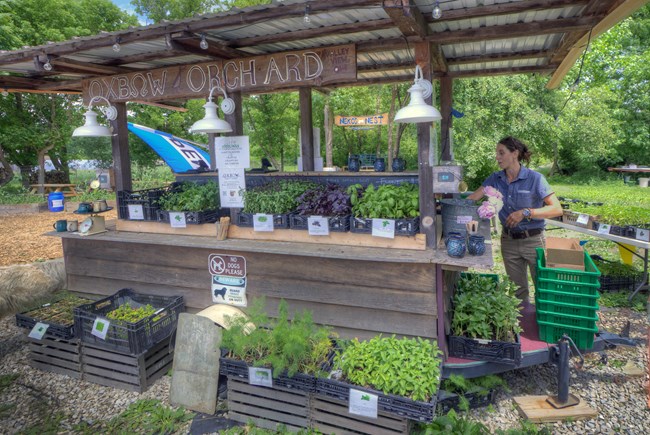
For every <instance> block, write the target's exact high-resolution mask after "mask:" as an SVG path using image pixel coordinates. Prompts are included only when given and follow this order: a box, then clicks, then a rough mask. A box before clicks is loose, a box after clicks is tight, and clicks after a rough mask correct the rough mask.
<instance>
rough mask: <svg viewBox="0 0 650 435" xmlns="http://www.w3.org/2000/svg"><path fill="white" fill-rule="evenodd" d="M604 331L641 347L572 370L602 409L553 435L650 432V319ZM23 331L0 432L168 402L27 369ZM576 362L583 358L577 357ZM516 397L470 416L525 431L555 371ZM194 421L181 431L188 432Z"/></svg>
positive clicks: (1, 398) (4, 354)
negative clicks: (523, 403)
mask: <svg viewBox="0 0 650 435" xmlns="http://www.w3.org/2000/svg"><path fill="white" fill-rule="evenodd" d="M601 319H602V320H601V322H600V326H601V328H603V329H607V330H608V331H610V332H615V331H620V330H621V328H622V327H623V326H624V325H625V323H626V321H627V320H630V321H631V325H632V328H631V334H630V335H631V337H632V338H634V339H637V340H639V342H640V343H641V345H640V346H638V347H635V348H623V347H619V348H617V349H614V350H610V351H608V352H607V356H608V358H607V359H608V363H607V364H606V365H605V364H603V361H602V359H601V356H600V355H598V354H589V355H587V356H586V360H585V365H584V367H583V369H582V370H578V369H577V368H575V366H574V367H572V376H571V390H570V391H571V393H573V394H575V395H577V396H579V397H580V398H581V400H583V401H584V402H586V403H587V404H588V405H589V406H591V407H593V408H595V409H596V410H597V411H598V417H597V418H595V419H591V420H584V421H570V420H569V421H564V422H559V423H555V424H549V425H547V427H548V428H549V429H550V430H551V431H552V433H557V434H566V433H587V434H592V433H627V434H647V433H650V412H649V411H648V401H647V400H648V399H647V395H646V389H645V385H646V383H647V375H646V374H645V373H646V367H647V363H646V359H647V343H646V338H647V333H648V332H647V331H648V322H647V320H646V315H645V313H638V312H634V311H630V310H627V309H604V310H603V311H602V312H601ZM24 336H25V335H24V331H22V330H21V329H19V328H17V327H16V326H15V322H14V317H13V316H10V317H6V318H4V319H2V320H1V321H0V358H1V359H0V375H6V374H12V373H15V374H19V375H20V377H19V378H18V380H17V381H16V382H14V384H13V385H12V386H11V387H10V388H8V389H5V390H4V391H2V392H1V393H0V409H2V405H3V404H14V405H15V407H13V408H11V409H9V410H8V411H5V412H0V433H3V434H4V433H7V434H13V433H18V432H20V431H21V430H24V429H26V428H28V427H30V426H32V425H34V424H35V423H37V422H39V421H43V420H44V418H45V417H46V416H47V415H48V413H49V414H52V413H54V412H57V411H60V412H63V413H64V414H65V415H66V416H67V417H66V418H65V419H64V420H63V423H62V427H63V428H65V429H66V430H65V432H68V431H71V428H72V427H73V426H74V425H75V424H77V423H80V422H82V421H85V422H94V421H98V420H109V419H110V418H111V417H113V416H116V415H118V414H120V413H121V412H122V411H124V410H125V409H126V408H127V407H128V405H129V404H130V403H132V402H134V401H136V400H138V399H144V398H147V399H160V400H162V401H163V402H165V403H168V401H169V384H170V378H169V377H168V376H164V377H163V378H161V379H160V380H158V381H157V382H156V383H155V384H154V385H153V386H152V387H151V388H150V389H149V390H148V391H147V392H145V393H143V394H138V393H133V392H127V391H123V390H119V389H114V388H108V387H102V386H99V385H96V384H92V383H88V382H85V381H79V380H75V379H72V378H69V377H67V376H63V375H58V374H53V373H47V372H42V371H40V370H37V369H34V368H32V367H30V366H29V365H28V364H27V354H28V352H27V346H26V342H25V339H24ZM571 361H572V363H575V362H576V361H578V360H577V358H573V359H572V360H571ZM627 364H631V365H633V366H635V367H638V368H641V369H643V374H641V375H637V376H633V375H627V374H625V369H624V366H625V365H627ZM503 376H504V378H505V380H506V381H507V383H508V385H509V387H510V389H511V391H510V392H507V393H506V392H501V393H499V395H498V396H497V402H496V404H495V406H494V410H491V411H488V410H487V409H486V408H484V409H481V410H474V411H471V412H470V416H471V418H472V419H475V420H477V421H480V422H482V423H483V424H485V425H487V426H488V427H489V428H490V429H491V430H496V429H511V428H518V427H520V423H519V421H520V416H519V414H518V413H517V410H516V408H515V407H514V405H513V401H512V400H511V399H512V397H514V396H520V395H553V394H556V393H557V386H556V368H555V367H554V366H551V365H541V366H535V367H530V368H526V369H521V370H516V371H511V372H507V373H505V374H504V375H503ZM188 429H189V423H188V424H187V425H186V426H185V428H184V429H183V430H182V431H180V433H187V432H188Z"/></svg>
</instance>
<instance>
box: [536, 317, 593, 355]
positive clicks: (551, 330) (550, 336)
mask: <svg viewBox="0 0 650 435" xmlns="http://www.w3.org/2000/svg"><path fill="white" fill-rule="evenodd" d="M537 325H538V326H539V339H540V340H542V341H544V342H546V343H557V342H558V340H559V339H560V338H562V335H563V334H566V335H568V336H569V337H571V339H572V340H573V342H574V343H575V344H576V346H578V349H591V348H592V347H593V345H594V334H595V333H596V332H598V327H596V326H595V325H594V327H593V328H580V327H577V326H566V325H556V324H555V323H551V322H545V321H543V320H538V321H537Z"/></svg>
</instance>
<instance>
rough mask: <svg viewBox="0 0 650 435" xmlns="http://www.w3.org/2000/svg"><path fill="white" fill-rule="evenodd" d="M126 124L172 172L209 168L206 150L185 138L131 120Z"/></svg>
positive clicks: (208, 156) (208, 157) (178, 172)
mask: <svg viewBox="0 0 650 435" xmlns="http://www.w3.org/2000/svg"><path fill="white" fill-rule="evenodd" d="M128 126H129V130H130V131H131V132H132V133H133V134H135V135H136V136H138V137H139V138H140V139H142V140H143V141H144V142H145V143H146V144H147V145H149V146H150V147H151V149H153V150H154V151H155V152H156V154H158V155H159V156H160V158H161V159H163V160H164V161H165V163H167V164H168V165H169V166H170V167H171V168H172V172H174V173H176V174H182V173H184V172H189V171H205V170H208V169H209V168H210V155H209V154H208V152H207V151H205V150H202V149H201V148H198V147H197V146H195V145H192V144H191V143H190V142H188V141H187V140H185V139H181V138H179V137H176V136H174V135H171V134H169V133H165V132H164V131H160V130H154V129H153V128H149V127H145V126H143V125H138V124H133V123H132V122H129V123H128Z"/></svg>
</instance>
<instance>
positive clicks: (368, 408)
mask: <svg viewBox="0 0 650 435" xmlns="http://www.w3.org/2000/svg"><path fill="white" fill-rule="evenodd" d="M377 404H378V400H377V395H376V394H370V393H367V392H365V391H359V390H354V389H352V388H350V408H349V409H348V411H349V412H350V414H356V415H361V416H363V417H369V418H377Z"/></svg>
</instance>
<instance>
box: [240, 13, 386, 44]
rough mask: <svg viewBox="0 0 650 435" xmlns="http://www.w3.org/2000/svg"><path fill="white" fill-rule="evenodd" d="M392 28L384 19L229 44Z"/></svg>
mask: <svg viewBox="0 0 650 435" xmlns="http://www.w3.org/2000/svg"><path fill="white" fill-rule="evenodd" d="M391 27H394V24H393V21H392V20H390V19H388V18H386V19H382V20H373V21H366V22H364V23H348V24H339V25H335V26H326V27H319V28H317V29H304V30H297V31H294V32H286V33H279V34H275V35H264V36H253V37H250V38H240V39H236V40H233V41H232V42H231V43H230V46H231V47H251V46H255V45H262V44H275V43H278V42H287V41H296V40H304V39H312V38H318V37H321V36H327V35H331V34H337V35H342V34H350V33H359V32H366V31H372V30H384V29H389V28H391Z"/></svg>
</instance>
